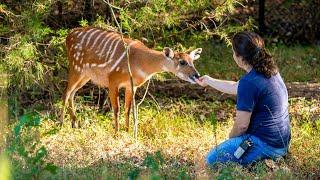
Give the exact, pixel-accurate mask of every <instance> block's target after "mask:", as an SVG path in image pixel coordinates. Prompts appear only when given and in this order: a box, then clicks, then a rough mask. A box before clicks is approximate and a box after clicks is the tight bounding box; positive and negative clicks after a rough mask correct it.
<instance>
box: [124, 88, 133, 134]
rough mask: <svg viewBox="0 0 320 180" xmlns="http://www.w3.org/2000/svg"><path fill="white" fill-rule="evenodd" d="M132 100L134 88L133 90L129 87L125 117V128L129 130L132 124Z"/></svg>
mask: <svg viewBox="0 0 320 180" xmlns="http://www.w3.org/2000/svg"><path fill="white" fill-rule="evenodd" d="M131 102H132V90H131V87H127V88H126V93H125V118H126V127H125V130H126V131H127V132H128V131H129V124H130V109H131Z"/></svg>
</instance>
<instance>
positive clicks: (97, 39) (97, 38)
mask: <svg viewBox="0 0 320 180" xmlns="http://www.w3.org/2000/svg"><path fill="white" fill-rule="evenodd" d="M106 33H107V32H106V31H102V32H100V34H99V35H98V37H96V38H95V40H94V42H93V44H92V45H91V46H90V47H89V49H92V48H95V45H96V44H97V42H98V41H99V40H100V38H101V36H103V35H104V34H106ZM100 42H101V41H100Z"/></svg>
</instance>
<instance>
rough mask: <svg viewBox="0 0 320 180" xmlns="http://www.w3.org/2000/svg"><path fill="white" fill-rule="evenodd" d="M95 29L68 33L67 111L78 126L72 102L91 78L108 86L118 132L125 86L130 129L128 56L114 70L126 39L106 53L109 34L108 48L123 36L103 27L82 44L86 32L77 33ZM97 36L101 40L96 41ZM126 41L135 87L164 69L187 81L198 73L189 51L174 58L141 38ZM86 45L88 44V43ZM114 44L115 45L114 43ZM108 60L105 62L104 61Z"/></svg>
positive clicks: (62, 116) (94, 81) (123, 49)
mask: <svg viewBox="0 0 320 180" xmlns="http://www.w3.org/2000/svg"><path fill="white" fill-rule="evenodd" d="M93 29H94V30H93ZM95 29H97V28H76V29H74V30H73V31H72V32H70V33H69V35H68V36H67V39H66V46H67V51H68V60H69V77H68V86H67V88H66V91H65V94H64V97H63V106H65V105H66V104H67V102H68V100H69V103H70V105H71V107H69V106H68V110H69V114H70V116H71V119H72V127H75V122H76V116H75V107H74V102H73V99H74V95H75V93H76V92H77V90H79V89H80V88H81V87H82V86H83V85H85V84H86V83H87V82H88V81H89V80H91V81H92V82H93V83H95V84H97V85H99V86H101V87H105V88H108V89H109V98H110V101H111V105H112V108H113V112H114V125H115V130H116V131H118V129H119V125H118V118H119V107H120V105H119V89H120V88H125V89H126V90H125V119H126V130H127V131H128V129H129V116H130V107H131V96H132V93H133V92H132V90H131V87H130V77H129V72H128V67H127V58H126V56H125V57H124V58H123V59H122V61H119V64H118V65H117V66H114V68H113V69H111V68H112V67H113V65H114V63H115V62H117V61H116V60H117V59H118V58H119V57H120V56H121V55H122V54H123V52H125V47H124V44H123V42H122V41H120V42H119V44H118V46H117V48H116V49H114V50H113V49H112V48H113V47H111V52H110V53H109V54H108V53H107V52H103V49H102V48H103V46H104V42H106V39H104V38H105V37H106V36H109V38H110V37H113V38H112V39H110V41H109V42H108V44H106V45H107V48H105V49H109V47H110V45H111V42H112V40H114V39H115V38H117V39H120V37H121V36H120V35H119V34H117V33H116V32H113V31H108V32H107V31H103V32H102V30H101V32H100V33H96V34H94V35H93V36H92V38H91V39H90V40H89V41H87V40H83V43H82V44H80V43H81V40H82V38H83V37H84V35H82V36H80V37H79V38H78V37H77V33H78V34H79V32H88V31H89V30H90V31H91V34H93V33H92V32H95V31H96V30H95ZM102 33H103V34H102ZM111 35H112V36H111ZM87 37H88V36H87ZM98 37H99V39H98V40H96V38H98ZM100 39H101V40H100ZM103 41H104V42H103ZM116 41H118V40H116ZM116 41H115V42H116ZM94 42H96V44H95V47H92V48H91V49H90V48H89V47H90V46H92V45H93V44H94ZM124 42H125V43H126V44H130V43H133V44H132V45H131V47H130V49H129V59H130V64H131V69H132V75H133V82H134V87H135V88H136V87H139V86H141V85H142V84H143V83H144V82H145V81H147V80H148V79H149V78H150V77H151V76H152V75H153V74H155V73H158V72H162V71H168V72H172V73H174V74H177V75H178V76H179V77H180V78H182V79H184V80H188V78H189V77H191V76H193V75H194V74H195V73H197V71H196V70H195V68H194V66H193V59H192V58H191V57H190V55H189V54H186V53H174V57H173V58H172V59H168V57H166V55H165V54H166V53H164V52H159V51H155V50H152V49H149V48H148V47H146V46H145V45H144V44H143V43H142V42H140V41H137V40H135V41H134V40H132V39H129V38H124ZM77 44H80V45H81V46H82V49H81V50H79V48H78V49H76V48H75V46H76V45H77ZM86 44H87V45H88V46H85V45H86ZM113 46H115V43H114V44H113ZM166 50H167V52H171V51H170V50H169V49H166ZM114 51H115V52H114ZM79 52H80V55H79V56H77V53H78V54H79ZM101 52H103V53H102V56H99V54H100V53H101ZM112 53H114V56H113V57H114V58H113V59H110V56H111V54H112ZM79 58H80V59H79ZM81 59H82V60H81ZM105 59H106V61H104V60H105ZM181 60H185V61H186V62H188V64H189V65H188V66H185V67H180V66H179V61H181ZM106 62H110V64H108V65H106V66H105V67H98V65H101V64H104V63H106ZM87 65H89V66H87ZM64 109H65V108H64ZM64 109H63V112H62V115H61V123H62V122H63V119H64V111H65V110H64Z"/></svg>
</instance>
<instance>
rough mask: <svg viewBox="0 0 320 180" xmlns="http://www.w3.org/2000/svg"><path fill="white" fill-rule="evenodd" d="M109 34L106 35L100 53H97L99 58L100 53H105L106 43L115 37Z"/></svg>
mask: <svg viewBox="0 0 320 180" xmlns="http://www.w3.org/2000/svg"><path fill="white" fill-rule="evenodd" d="M110 34H111V36H110V37H109V35H110ZM110 34H108V35H107V37H106V39H107V40H106V41H105V43H104V45H103V47H102V49H100V52H99V54H98V56H99V57H100V56H102V53H103V52H104V51H105V49H106V47H107V45H108V43H109V42H110V40H111V39H112V37H114V36H115V34H112V33H110Z"/></svg>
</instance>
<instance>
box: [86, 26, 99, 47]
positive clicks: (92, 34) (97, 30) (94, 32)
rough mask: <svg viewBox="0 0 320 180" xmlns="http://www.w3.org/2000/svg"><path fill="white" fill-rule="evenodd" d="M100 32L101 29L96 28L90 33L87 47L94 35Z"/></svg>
mask: <svg viewBox="0 0 320 180" xmlns="http://www.w3.org/2000/svg"><path fill="white" fill-rule="evenodd" d="M98 32H100V29H95V30H94V31H93V32H92V33H91V34H90V35H89V37H88V39H87V42H86V45H85V47H88V45H89V43H90V40H91V38H92V36H94V35H95V34H96V33H98Z"/></svg>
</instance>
